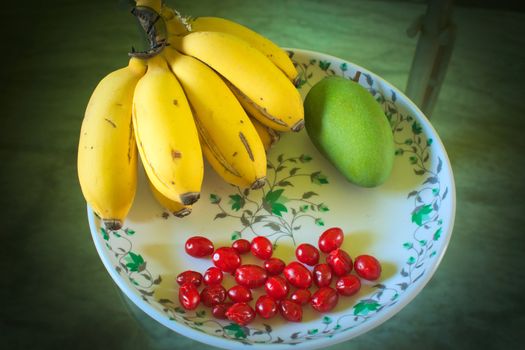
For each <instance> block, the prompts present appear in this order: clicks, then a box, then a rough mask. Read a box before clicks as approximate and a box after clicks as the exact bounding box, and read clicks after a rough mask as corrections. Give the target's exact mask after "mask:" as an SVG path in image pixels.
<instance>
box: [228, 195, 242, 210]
mask: <svg viewBox="0 0 525 350" xmlns="http://www.w3.org/2000/svg"><path fill="white" fill-rule="evenodd" d="M229 204H230V205H231V207H232V210H235V211H239V210H240V209H241V208H243V207H244V204H246V201H245V200H244V197H241V196H240V195H238V194H233V195H230V202H229Z"/></svg>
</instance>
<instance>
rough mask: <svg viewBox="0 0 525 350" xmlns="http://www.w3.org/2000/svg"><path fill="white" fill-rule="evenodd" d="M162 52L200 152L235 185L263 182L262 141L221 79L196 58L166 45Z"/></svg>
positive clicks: (263, 151) (263, 160)
mask: <svg viewBox="0 0 525 350" xmlns="http://www.w3.org/2000/svg"><path fill="white" fill-rule="evenodd" d="M163 54H164V56H165V57H166V59H167V61H168V62H169V65H170V67H171V70H172V71H173V73H175V76H176V77H177V79H178V80H179V81H180V83H181V85H182V87H183V89H184V92H185V93H186V96H187V98H188V100H189V102H190V104H191V107H192V110H193V116H194V120H195V124H196V125H197V129H198V131H199V135H200V138H201V143H202V144H203V145H205V147H203V151H204V155H205V157H206V159H207V160H208V162H209V163H210V165H211V166H212V167H213V169H214V170H215V172H216V173H217V174H219V175H220V176H221V177H222V178H223V179H224V180H225V181H226V182H228V183H230V184H232V185H236V186H239V187H243V188H244V187H251V188H259V187H261V186H262V185H264V179H265V176H266V152H265V150H264V146H263V143H262V141H261V138H260V137H259V134H258V133H257V131H256V130H255V127H254V126H253V124H252V123H251V122H250V119H249V117H248V115H247V114H246V112H245V111H244V109H243V108H242V106H241V104H240V103H239V101H238V100H237V99H236V98H235V95H234V94H233V93H232V92H231V90H230V89H229V88H228V86H227V85H226V83H225V82H224V80H223V79H222V78H221V77H220V76H218V75H217V74H216V73H215V72H214V71H213V70H212V69H211V68H210V67H208V66H207V65H206V64H204V63H203V62H201V61H199V60H198V59H196V58H193V57H191V56H186V55H182V54H180V53H178V52H177V51H176V50H174V49H172V48H169V47H168V48H166V49H164V51H163Z"/></svg>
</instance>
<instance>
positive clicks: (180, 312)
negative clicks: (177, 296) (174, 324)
mask: <svg viewBox="0 0 525 350" xmlns="http://www.w3.org/2000/svg"><path fill="white" fill-rule="evenodd" d="M173 310H175V312H176V313H178V314H185V313H186V310H184V309H183V308H182V307H180V306H175V307H174V308H173Z"/></svg>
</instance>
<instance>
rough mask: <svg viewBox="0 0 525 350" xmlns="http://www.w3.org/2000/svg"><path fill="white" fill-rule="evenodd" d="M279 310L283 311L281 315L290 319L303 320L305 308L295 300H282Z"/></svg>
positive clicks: (294, 320)
mask: <svg viewBox="0 0 525 350" xmlns="http://www.w3.org/2000/svg"><path fill="white" fill-rule="evenodd" d="M279 311H281V315H282V316H283V317H284V318H285V319H286V320H288V321H291V322H301V320H302V319H303V308H302V307H301V305H300V304H298V303H296V302H294V301H291V300H283V301H281V303H280V304H279Z"/></svg>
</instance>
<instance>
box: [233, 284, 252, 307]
mask: <svg viewBox="0 0 525 350" xmlns="http://www.w3.org/2000/svg"><path fill="white" fill-rule="evenodd" d="M228 296H229V297H230V300H231V301H233V302H235V303H240V302H248V301H251V300H252V299H253V297H252V291H251V290H249V289H248V288H246V287H245V286H241V285H236V286H233V287H231V288H230V289H228Z"/></svg>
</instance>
